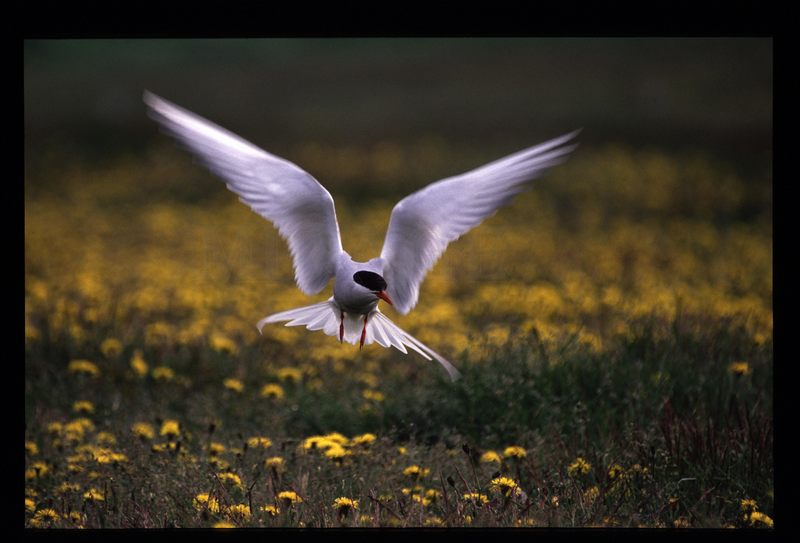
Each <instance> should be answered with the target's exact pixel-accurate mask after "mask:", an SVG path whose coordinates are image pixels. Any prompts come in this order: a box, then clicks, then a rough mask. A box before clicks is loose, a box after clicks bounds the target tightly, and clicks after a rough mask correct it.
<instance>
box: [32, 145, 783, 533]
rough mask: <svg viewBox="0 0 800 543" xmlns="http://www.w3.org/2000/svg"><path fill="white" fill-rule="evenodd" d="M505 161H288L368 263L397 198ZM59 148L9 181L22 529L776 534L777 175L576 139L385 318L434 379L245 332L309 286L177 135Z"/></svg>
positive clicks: (405, 359) (442, 155)
mask: <svg viewBox="0 0 800 543" xmlns="http://www.w3.org/2000/svg"><path fill="white" fill-rule="evenodd" d="M513 150H514V149H503V150H498V152H494V154H492V151H491V150H481V151H474V150H472V151H469V150H465V149H462V148H459V147H456V146H448V145H447V144H446V143H445V142H444V141H441V140H440V141H434V142H430V141H423V142H419V143H418V144H407V145H405V144H403V145H401V144H393V143H385V142H384V143H376V144H373V145H369V146H366V147H364V148H355V149H352V148H337V147H330V146H327V147H326V146H325V145H322V144H307V145H302V146H298V147H296V148H291V149H287V150H285V152H283V154H284V156H286V157H287V158H289V159H290V160H293V161H294V162H296V163H298V164H301V165H302V166H303V167H304V168H306V169H307V170H308V171H310V172H311V173H312V174H313V175H315V176H317V177H318V179H320V181H321V182H322V183H323V184H328V186H329V187H331V186H334V187H336V188H331V192H332V193H333V195H334V198H335V200H336V205H337V213H338V216H339V223H340V226H341V230H342V239H343V242H344V245H345V248H346V249H347V250H348V251H349V252H350V253H351V254H352V255H353V257H354V258H355V259H358V260H366V259H367V258H370V257H372V256H374V255H376V254H378V253H379V251H380V247H381V245H382V242H383V233H384V232H385V227H386V224H387V222H388V217H389V213H390V210H391V207H392V205H393V203H394V202H395V201H396V200H397V199H398V198H399V197H401V196H402V195H403V194H407V193H409V192H411V191H412V190H414V189H416V188H418V187H421V186H423V185H424V184H426V183H428V182H430V181H433V180H435V179H438V178H441V177H444V176H447V175H451V174H454V173H458V172H459V171H465V170H467V169H469V168H471V167H474V166H477V165H479V164H482V163H484V162H486V161H488V160H491V159H493V158H496V156H500V155H501V154H502V153H503V152H510V151H513ZM63 158H64V157H59V161H58V164H59V168H58V169H55V168H54V167H53V168H49V167H46V166H47V164H48V163H47V162H46V161H43V162H42V164H44V166H42V167H40V168H35V169H32V170H30V171H28V172H27V175H28V178H27V179H26V192H25V511H26V514H25V526H26V527H66V528H78V527H86V528H106V527H123V528H124V527H159V528H161V527H276V526H281V527H302V526H307V527H332V526H366V527H373V526H391V527H419V526H424V527H439V526H440V527H465V526H471V527H487V526H491V527H495V526H511V527H573V526H581V527H584V526H605V527H640V526H644V527H737V528H741V527H770V526H772V524H773V521H772V518H771V515H772V514H773V448H772V446H773V433H772V420H773V418H772V407H773V401H772V400H773V394H772V376H773V373H772V369H773V347H772V345H773V342H772V337H773V336H772V330H773V321H772V224H771V221H772V217H771V199H772V195H771V172H770V171H769V169H766V170H763V171H759V170H757V169H756V170H754V171H750V172H749V173H747V174H742V173H739V172H737V170H735V169H734V168H732V167H731V166H730V165H729V164H727V163H726V162H725V161H723V160H720V159H715V158H713V157H711V156H706V155H703V154H699V153H696V154H692V153H680V152H677V151H675V152H668V151H659V150H655V149H649V150H648V149H641V148H640V149H634V148H632V147H628V146H623V145H604V146H596V147H592V146H583V147H581V148H579V150H578V151H577V152H576V153H575V155H574V157H573V158H572V159H571V160H570V161H569V162H567V163H566V164H564V165H562V166H559V167H557V168H555V169H554V170H552V171H551V172H550V173H549V174H548V175H547V176H546V177H545V178H543V179H541V180H539V181H537V182H536V183H534V185H533V188H532V190H531V191H530V192H527V193H525V194H523V195H522V196H521V197H519V198H518V199H517V200H515V202H514V203H513V204H512V205H511V206H510V207H508V208H505V209H503V210H502V211H501V212H500V213H498V214H497V215H496V216H494V217H492V218H491V219H489V220H488V221H486V222H485V223H484V224H483V225H482V226H480V227H479V228H477V229H475V230H473V231H472V232H470V233H469V234H468V235H467V236H465V237H464V238H462V239H460V240H458V241H457V242H455V243H454V244H452V245H451V246H450V248H449V249H448V251H447V252H446V253H445V255H444V257H443V258H442V259H441V260H440V261H439V263H438V264H437V265H436V267H435V268H434V269H433V270H432V272H431V273H430V274H429V276H428V277H427V279H426V281H425V282H424V283H423V285H422V290H421V295H420V302H419V305H418V306H417V307H416V309H414V311H413V312H411V313H410V314H409V315H407V316H401V315H399V314H397V313H395V312H393V311H392V309H391V308H390V307H386V306H384V305H382V310H383V311H384V312H386V313H387V315H388V316H389V317H390V318H392V319H393V320H394V321H395V322H397V323H398V325H399V326H401V327H403V328H404V329H406V330H408V331H409V332H410V333H412V334H414V335H415V336H416V337H418V338H419V339H420V340H421V341H423V342H425V343H427V344H428V345H430V346H431V347H432V348H434V349H435V350H437V351H438V352H440V353H442V354H443V355H444V356H445V357H447V358H449V359H450V360H451V361H453V363H454V364H455V365H456V366H457V367H458V368H459V370H460V371H461V372H462V374H463V378H462V379H461V380H459V381H456V382H454V383H453V382H450V381H449V380H448V379H447V375H446V374H445V372H443V371H442V368H441V367H440V366H439V365H438V364H436V363H435V362H429V361H426V360H424V359H422V358H421V357H418V356H416V355H415V354H413V353H412V354H409V355H407V356H406V355H403V354H401V353H399V352H398V351H396V350H388V349H383V348H381V347H379V346H378V345H370V346H367V347H365V348H364V349H363V350H362V351H359V350H358V349H357V348H354V347H353V346H352V345H348V344H340V343H338V342H337V341H336V340H335V339H334V338H331V337H328V336H325V335H323V334H321V333H319V332H309V331H307V330H305V329H304V328H302V327H298V328H286V327H283V326H280V325H268V326H267V327H266V328H265V329H264V331H263V335H260V334H259V333H258V331H257V330H256V327H255V323H256V322H257V321H258V320H259V319H261V318H262V317H263V316H265V315H267V314H270V313H274V312H277V311H281V310H284V309H288V308H292V307H295V306H298V305H305V304H308V303H312V302H315V301H319V300H323V299H325V298H327V297H328V296H330V291H329V290H326V291H324V292H323V293H321V294H320V295H319V296H318V297H316V298H314V299H311V298H307V297H305V296H304V295H303V294H302V293H300V292H299V290H298V289H297V288H296V287H295V285H294V282H293V274H292V269H291V260H290V257H289V254H288V250H287V249H286V246H285V244H284V242H283V240H281V239H280V237H279V236H278V234H277V232H276V231H275V230H274V229H273V228H272V227H271V225H269V224H268V223H266V222H265V221H264V220H263V219H261V218H260V217H258V216H257V215H255V214H254V213H252V212H251V211H249V210H248V209H247V208H246V207H245V206H243V205H242V204H241V203H239V202H238V201H237V199H236V198H235V196H234V195H232V194H230V193H229V192H228V191H226V190H225V187H224V185H223V184H222V183H221V182H220V181H218V180H217V179H215V178H213V177H212V176H211V175H209V174H207V173H206V172H205V171H204V170H202V168H200V167H199V166H197V165H193V164H192V163H191V161H190V159H189V158H188V157H187V156H186V155H184V154H183V153H182V152H181V151H180V150H178V149H176V148H175V147H174V146H172V145H171V142H163V143H161V144H158V145H155V146H154V147H153V148H151V149H149V150H148V151H147V152H146V153H144V154H142V155H136V156H131V157H127V158H117V159H115V160H113V161H106V162H103V163H100V162H92V161H81V160H77V159H75V160H62V159H63ZM52 162H53V163H55V162H56V161H55V160H54V159H53V160H52ZM362 179H368V180H369V185H370V186H371V192H370V193H369V194H367V195H366V196H364V195H363V194H361V195H360V197H359V198H357V197H356V196H358V192H359V190H360V189H359V187H361V186H363V184H359V183H358V181H359V180H362ZM384 188H385V190H384ZM337 189H338V190H337ZM373 193H374V194H378V195H380V198H379V197H377V196H375V197H373V196H372V194H373Z"/></svg>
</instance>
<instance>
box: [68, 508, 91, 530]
mask: <svg viewBox="0 0 800 543" xmlns="http://www.w3.org/2000/svg"><path fill="white" fill-rule="evenodd" d="M65 518H66V519H68V520H69V521H70V522H71V523H73V524H75V525H77V526H78V527H82V526H81V525H82V524H83V523H84V522H85V521H86V515H84V514H83V513H81V512H80V511H70V512H69V515H67V516H66V517H65Z"/></svg>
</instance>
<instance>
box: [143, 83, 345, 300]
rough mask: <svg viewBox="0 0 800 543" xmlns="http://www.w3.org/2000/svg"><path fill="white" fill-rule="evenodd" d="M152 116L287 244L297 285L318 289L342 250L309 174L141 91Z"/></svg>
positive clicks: (331, 215)
mask: <svg viewBox="0 0 800 543" xmlns="http://www.w3.org/2000/svg"><path fill="white" fill-rule="evenodd" d="M144 101H145V103H146V104H147V105H148V107H149V108H150V109H149V114H150V116H151V117H152V118H153V119H154V120H156V121H157V122H158V123H159V124H160V125H161V126H162V127H163V128H164V129H166V131H167V132H168V133H170V134H171V135H172V136H174V137H175V138H176V139H177V140H178V141H179V142H180V143H182V144H183V145H185V146H186V147H187V148H188V149H189V150H190V151H191V152H192V153H193V154H194V155H195V157H196V158H197V159H199V161H200V162H201V163H203V164H204V165H205V166H206V167H208V168H209V169H210V170H211V171H212V172H214V173H215V174H216V175H218V176H219V177H221V178H222V179H224V180H225V182H226V185H227V186H228V188H229V189H230V190H231V191H232V192H235V193H236V194H238V195H239V199H240V200H241V201H242V202H244V203H245V204H247V205H248V206H250V208H251V209H252V210H253V211H255V212H256V213H258V214H259V215H261V216H262V217H264V218H265V219H267V220H268V221H270V222H272V223H273V224H274V225H275V227H277V229H278V231H279V232H280V234H281V236H282V237H283V238H284V239H286V241H287V242H288V244H289V251H290V252H291V254H292V259H293V263H294V274H295V281H297V286H298V287H300V290H302V291H303V292H304V293H306V294H316V293H318V292H319V291H321V290H322V289H323V288H324V287H325V285H326V284H327V283H328V281H329V280H330V279H331V278H332V277H333V276H334V275H335V274H336V263H337V261H338V258H339V254H340V253H341V252H342V241H341V238H340V236H339V225H338V223H337V222H336V211H335V209H334V206H333V198H331V195H330V193H328V191H327V190H325V188H324V187H323V186H322V185H320V184H319V182H317V180H316V179H314V178H313V177H312V176H311V175H310V174H308V173H307V172H305V171H304V170H302V169H300V168H299V167H298V166H296V165H295V164H292V163H291V162H289V161H288V160H284V159H282V158H280V157H277V156H275V155H272V154H270V153H267V152H266V151H264V150H263V149H260V148H258V147H256V146H255V145H253V144H251V143H250V142H248V141H245V140H244V139H242V138H240V137H239V136H237V135H235V134H233V133H232V132H229V131H227V130H225V129H224V128H221V127H219V126H217V125H215V124H213V123H211V122H209V121H207V120H206V119H203V118H202V117H199V116H198V115H195V114H194V113H191V112H190V111H187V110H185V109H183V108H181V107H179V106H176V105H175V104H173V103H171V102H169V101H167V100H164V99H163V98H160V97H158V96H156V95H155V94H153V93H151V92H147V91H145V93H144Z"/></svg>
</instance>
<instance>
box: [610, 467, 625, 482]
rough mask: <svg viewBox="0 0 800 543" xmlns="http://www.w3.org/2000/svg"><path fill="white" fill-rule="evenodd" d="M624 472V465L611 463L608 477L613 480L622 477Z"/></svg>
mask: <svg viewBox="0 0 800 543" xmlns="http://www.w3.org/2000/svg"><path fill="white" fill-rule="evenodd" d="M623 473H625V470H623V469H622V466H620V465H619V464H611V466H609V468H608V478H609V479H611V480H612V481H613V480H614V479H617V478H618V477H620V476H621V475H622V474H623Z"/></svg>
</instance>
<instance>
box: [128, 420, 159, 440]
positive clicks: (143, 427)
mask: <svg viewBox="0 0 800 543" xmlns="http://www.w3.org/2000/svg"><path fill="white" fill-rule="evenodd" d="M131 432H133V435H135V436H136V437H138V438H139V439H143V440H148V439H153V438H154V437H155V435H156V432H155V430H154V429H153V426H152V425H151V424H148V423H146V422H136V423H134V424H133V426H131Z"/></svg>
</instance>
